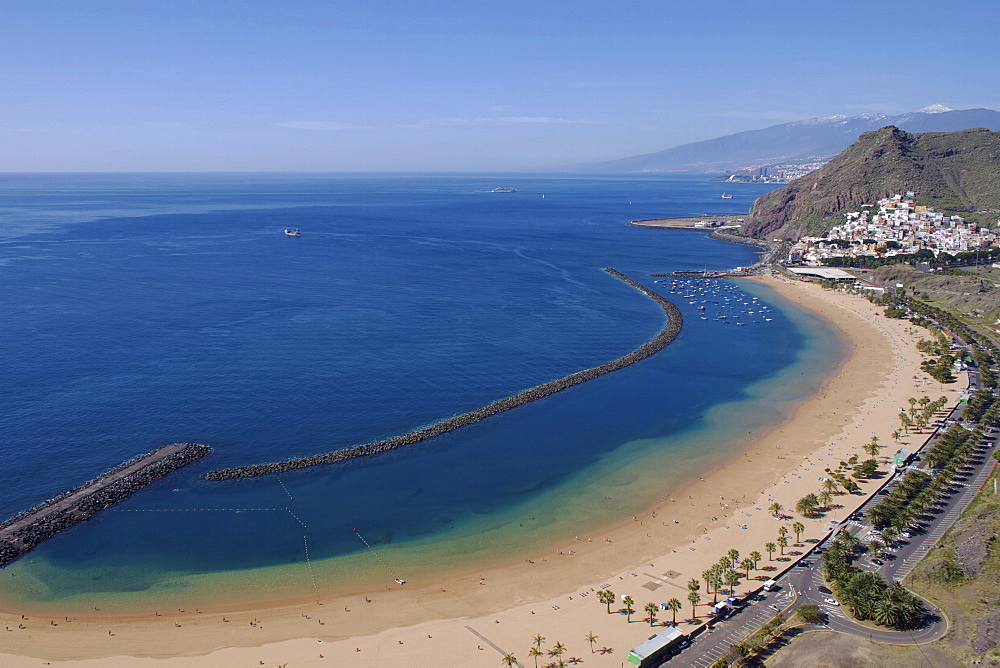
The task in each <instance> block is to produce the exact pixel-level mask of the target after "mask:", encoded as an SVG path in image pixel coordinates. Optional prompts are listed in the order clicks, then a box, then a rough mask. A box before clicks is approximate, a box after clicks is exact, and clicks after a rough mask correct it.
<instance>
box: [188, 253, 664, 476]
mask: <svg viewBox="0 0 1000 668" xmlns="http://www.w3.org/2000/svg"><path fill="white" fill-rule="evenodd" d="M604 271H606V272H608V273H609V274H611V275H612V276H615V277H616V278H619V279H621V280H622V281H624V282H626V283H628V284H629V285H631V286H632V287H633V288H635V289H636V290H638V291H640V292H642V293H643V294H644V295H646V296H647V297H649V298H650V299H652V300H653V301H655V302H656V303H657V304H659V305H660V308H662V309H663V312H664V313H665V314H666V316H667V323H666V325H665V326H664V327H663V329H662V330H660V333H659V334H657V335H656V337H655V338H653V340H651V341H649V342H648V343H644V344H643V345H641V346H639V347H638V348H636V349H635V350H633V351H632V352H630V353H629V354H627V355H625V356H624V357H619V358H618V359H616V360H612V361H610V362H607V363H605V364H601V365H600V366H596V367H593V368H591V369H584V370H583V371H578V372H576V373H574V374H570V375H569V376H566V377H564V378H560V379H558V380H553V381H551V382H548V383H545V384H543V385H538V386H536V387H533V388H531V389H529V390H525V391H524V392H519V393H518V394H515V395H513V396H509V397H506V398H504V399H501V400H499V401H495V402H493V403H492V404H489V405H488V406H484V407H482V408H479V409H477V410H474V411H471V412H469V413H464V414H462V415H458V416H455V417H452V418H448V419H447V420H442V421H441V422H437V423H435V424H433V425H431V426H429V427H425V428H423V429H418V430H416V431H411V432H410V433H408V434H403V435H402V436H395V437H393V438H388V439H386V440H384V441H378V442H375V443H366V444H364V445H359V446H355V447H353V448H346V449H344V450H336V451H334V452H328V453H325V454H321V455H314V456H312V457H302V458H298V459H289V460H287V461H283V462H274V463H271V464H252V465H249V466H237V467H234V468H229V469H219V470H216V471H209V472H208V473H206V474H205V478H206V479H208V480H231V479H233V478H248V477H251V476H259V475H267V474H270V473H281V472H283V471H289V470H292V469H301V468H306V467H309V466H319V465H321V464H333V463H336V462H343V461H347V460H350V459H357V458H359V457H368V456H370V455H375V454H378V453H381V452H386V451H388V450H395V449H396V448H400V447H403V446H405V445H412V444H414V443H419V442H420V441H424V440H427V439H428V438H433V437H435V436H440V435H441V434H444V433H447V432H449V431H454V430H455V429H458V428H459V427H464V426H466V425H470V424H473V423H475V422H479V421H480V420H485V419H486V418H488V417H492V416H494V415H496V414H498V413H503V412H504V411H508V410H510V409H512V408H516V407H518V406H523V405H524V404H526V403H529V402H532V401H535V400H537V399H541V398H542V397H547V396H549V395H550V394H555V393H556V392H561V391H562V390H565V389H567V388H570V387H573V386H574V385H579V384H580V383H585V382H587V381H588V380H592V379H594V378H597V377H598V376H603V375H604V374H606V373H611V372H612V371H617V370H619V369H623V368H625V367H627V366H629V365H632V364H635V363H636V362H638V361H640V360H642V359H645V358H647V357H649V356H650V355H652V354H653V353H655V352H657V351H659V350H662V349H663V348H664V347H665V346H667V345H668V344H669V343H670V342H671V341H673V340H674V339H675V338H676V337H677V335H678V333H680V331H681V326H682V324H683V319H682V318H681V312H680V310H678V308H677V307H676V306H674V304H672V303H671V302H669V301H667V300H666V299H664V298H663V297H661V296H660V295H658V294H656V293H655V292H653V291H652V290H650V289H649V288H646V287H644V286H642V285H640V284H638V283H636V282H635V281H633V280H632V279H631V278H628V277H627V276H625V275H624V274H622V273H621V272H619V271H616V270H614V269H605V270H604Z"/></svg>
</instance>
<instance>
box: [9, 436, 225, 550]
mask: <svg viewBox="0 0 1000 668" xmlns="http://www.w3.org/2000/svg"><path fill="white" fill-rule="evenodd" d="M211 450H212V449H211V448H209V447H208V446H207V445H198V444H195V443H171V444H170V445H165V446H163V447H162V448H158V449H156V450H153V451H152V452H147V453H146V454H144V455H139V456H138V457H135V458H134V459H130V460H129V461H127V462H123V463H121V464H119V465H118V466H116V467H115V468H113V469H111V470H110V471H108V472H106V473H103V474H101V475H99V476H98V477H96V478H94V479H93V480H91V481H89V482H86V483H84V484H82V485H80V486H79V487H74V488H73V489H71V490H69V491H66V492H63V493H62V494H60V495H58V496H55V497H53V498H51V499H49V500H48V501H45V502H43V503H40V504H38V505H37V506H33V507H31V508H28V509H27V510H25V511H24V512H21V513H18V514H17V515H15V516H14V517H12V518H10V519H9V520H7V521H6V522H3V523H2V524H0V566H4V565H6V564H8V563H10V562H11V561H14V560H15V559H17V558H18V557H19V556H21V555H22V554H24V553H25V552H27V551H28V550H30V549H31V548H33V547H34V546H35V545H38V544H39V543H41V542H42V541H44V540H46V539H48V538H51V537H52V536H54V535H56V534H57V533H59V532H60V531H64V530H65V529H68V528H69V527H71V526H73V525H74V524H76V523H78V522H82V521H84V520H86V519H88V518H89V517H91V516H92V515H94V513H97V512H99V511H101V510H104V509H105V508H108V507H109V506H112V505H114V504H115V503H118V502H119V501H121V500H123V499H126V498H128V497H129V496H131V495H132V494H135V493H136V492H138V491H139V490H140V489H142V488H143V487H146V486H147V485H149V484H150V483H152V482H155V481H156V480H159V479H160V478H162V477H163V476H165V475H167V474H168V473H170V472H172V471H176V470H177V469H179V468H181V467H183V466H187V465H188V464H190V463H191V462H193V461H195V460H197V459H201V458H202V457H204V456H205V455H207V454H208V453H209V452H211Z"/></svg>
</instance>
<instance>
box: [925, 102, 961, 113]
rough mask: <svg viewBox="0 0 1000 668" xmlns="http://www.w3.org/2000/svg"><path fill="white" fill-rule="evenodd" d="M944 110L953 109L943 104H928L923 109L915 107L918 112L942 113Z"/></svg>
mask: <svg viewBox="0 0 1000 668" xmlns="http://www.w3.org/2000/svg"><path fill="white" fill-rule="evenodd" d="M946 111H954V109H951V108H950V107H946V106H944V105H943V104H929V105H927V106H926V107H924V108H923V109H917V113H918V114H943V113H944V112H946Z"/></svg>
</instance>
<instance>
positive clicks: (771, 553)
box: [764, 543, 778, 561]
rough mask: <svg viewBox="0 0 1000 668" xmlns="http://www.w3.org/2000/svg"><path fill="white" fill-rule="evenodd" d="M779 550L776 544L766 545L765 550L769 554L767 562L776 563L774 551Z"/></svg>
mask: <svg viewBox="0 0 1000 668" xmlns="http://www.w3.org/2000/svg"><path fill="white" fill-rule="evenodd" d="M777 549H778V546H777V545H775V544H774V543H764V550H765V551H766V552H767V560H768V561H774V551H775V550H777Z"/></svg>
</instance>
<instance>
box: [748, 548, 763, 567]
mask: <svg viewBox="0 0 1000 668" xmlns="http://www.w3.org/2000/svg"><path fill="white" fill-rule="evenodd" d="M748 556H749V557H750V558H751V559H752V560H753V569H754V570H757V564H758V562H760V560H761V559H763V558H764V555H763V554H761V553H760V552H758V551H757V550H754V551H753V552H751V553H750V554H749V555H748Z"/></svg>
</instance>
